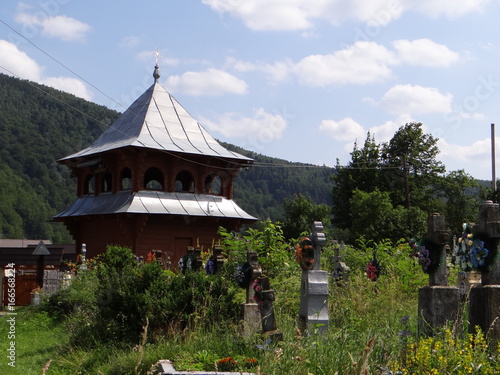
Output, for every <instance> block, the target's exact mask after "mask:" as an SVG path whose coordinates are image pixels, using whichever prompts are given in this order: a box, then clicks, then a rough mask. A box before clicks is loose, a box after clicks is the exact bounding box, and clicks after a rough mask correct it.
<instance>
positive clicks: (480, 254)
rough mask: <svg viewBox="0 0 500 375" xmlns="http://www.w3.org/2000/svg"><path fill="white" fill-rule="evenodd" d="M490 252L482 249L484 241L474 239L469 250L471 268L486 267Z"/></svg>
mask: <svg viewBox="0 0 500 375" xmlns="http://www.w3.org/2000/svg"><path fill="white" fill-rule="evenodd" d="M489 253H490V251H489V250H488V249H487V248H485V247H484V241H481V240H480V239H475V240H474V241H473V243H472V247H471V249H470V261H471V263H472V266H473V267H474V268H477V269H481V268H483V267H484V266H486V265H487V261H488V254H489Z"/></svg>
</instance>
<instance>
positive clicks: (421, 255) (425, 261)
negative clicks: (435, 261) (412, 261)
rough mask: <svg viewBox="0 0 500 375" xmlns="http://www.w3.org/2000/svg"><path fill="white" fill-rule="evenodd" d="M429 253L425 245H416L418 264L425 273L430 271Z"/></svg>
mask: <svg viewBox="0 0 500 375" xmlns="http://www.w3.org/2000/svg"><path fill="white" fill-rule="evenodd" d="M430 255H431V253H430V251H429V250H428V249H427V248H426V247H425V246H419V247H418V254H417V258H418V264H420V266H421V267H422V271H424V272H426V273H427V272H429V271H430V269H429V267H430V266H431V264H432V260H431V256H430Z"/></svg>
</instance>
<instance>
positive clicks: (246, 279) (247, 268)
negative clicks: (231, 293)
mask: <svg viewBox="0 0 500 375" xmlns="http://www.w3.org/2000/svg"><path fill="white" fill-rule="evenodd" d="M251 274H252V266H251V265H250V263H248V262H245V263H243V264H240V265H239V266H238V267H236V271H235V272H234V281H235V282H236V284H238V286H239V287H241V288H246V287H248V286H249V285H250V281H251V280H250V277H251Z"/></svg>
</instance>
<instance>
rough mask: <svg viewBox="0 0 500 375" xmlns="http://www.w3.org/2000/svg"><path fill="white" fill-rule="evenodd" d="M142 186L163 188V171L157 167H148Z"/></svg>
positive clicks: (151, 188)
mask: <svg viewBox="0 0 500 375" xmlns="http://www.w3.org/2000/svg"><path fill="white" fill-rule="evenodd" d="M144 188H145V189H150V190H163V173H161V171H160V170H159V169H158V168H155V167H152V168H149V169H148V170H147V171H146V173H145V174H144Z"/></svg>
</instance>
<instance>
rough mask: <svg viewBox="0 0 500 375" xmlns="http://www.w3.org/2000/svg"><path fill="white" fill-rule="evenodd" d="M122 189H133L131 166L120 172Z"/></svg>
mask: <svg viewBox="0 0 500 375" xmlns="http://www.w3.org/2000/svg"><path fill="white" fill-rule="evenodd" d="M120 189H121V190H130V189H132V172H131V171H130V169H129V168H123V170H122V172H121V173H120Z"/></svg>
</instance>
